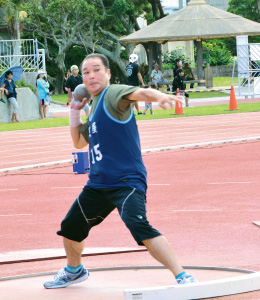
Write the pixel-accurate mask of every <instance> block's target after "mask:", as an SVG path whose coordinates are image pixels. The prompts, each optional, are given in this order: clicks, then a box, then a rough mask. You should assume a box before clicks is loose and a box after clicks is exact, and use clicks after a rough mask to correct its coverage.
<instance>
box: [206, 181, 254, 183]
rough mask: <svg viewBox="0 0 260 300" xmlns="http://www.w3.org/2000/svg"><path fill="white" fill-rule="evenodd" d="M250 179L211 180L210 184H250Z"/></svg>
mask: <svg viewBox="0 0 260 300" xmlns="http://www.w3.org/2000/svg"><path fill="white" fill-rule="evenodd" d="M249 183H251V182H249V181H230V182H209V183H208V184H249Z"/></svg>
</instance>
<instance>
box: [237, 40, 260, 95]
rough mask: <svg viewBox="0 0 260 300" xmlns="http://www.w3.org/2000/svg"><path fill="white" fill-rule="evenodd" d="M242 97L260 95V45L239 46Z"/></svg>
mask: <svg viewBox="0 0 260 300" xmlns="http://www.w3.org/2000/svg"><path fill="white" fill-rule="evenodd" d="M237 69H238V91H239V95H240V96H246V97H248V96H251V97H254V96H255V95H260V44H245V45H237Z"/></svg>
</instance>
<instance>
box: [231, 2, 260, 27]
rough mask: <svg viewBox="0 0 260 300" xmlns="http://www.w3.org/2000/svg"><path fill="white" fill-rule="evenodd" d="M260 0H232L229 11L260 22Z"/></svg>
mask: <svg viewBox="0 0 260 300" xmlns="http://www.w3.org/2000/svg"><path fill="white" fill-rule="evenodd" d="M259 7H260V0H230V1H229V7H228V9H227V10H228V11H229V12H231V13H233V14H236V15H240V16H242V17H244V18H246V19H250V20H252V21H255V22H259V20H260V16H259V12H260V10H259Z"/></svg>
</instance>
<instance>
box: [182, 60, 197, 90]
mask: <svg viewBox="0 0 260 300" xmlns="http://www.w3.org/2000/svg"><path fill="white" fill-rule="evenodd" d="M183 70H184V77H185V78H186V80H187V81H188V80H195V77H194V75H193V73H192V69H191V67H190V66H189V63H188V62H186V63H185V64H184V68H183ZM190 88H191V89H193V88H194V83H191V84H190Z"/></svg>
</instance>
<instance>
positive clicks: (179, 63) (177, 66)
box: [173, 58, 182, 79]
mask: <svg viewBox="0 0 260 300" xmlns="http://www.w3.org/2000/svg"><path fill="white" fill-rule="evenodd" d="M178 69H182V60H181V59H180V58H176V60H175V67H174V69H173V79H174V78H175V77H176V76H177V70H178Z"/></svg>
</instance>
